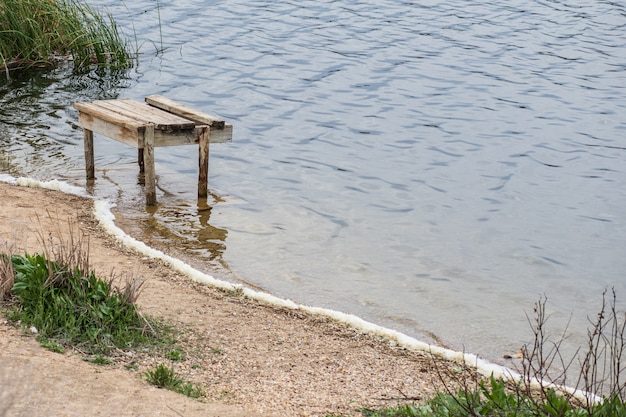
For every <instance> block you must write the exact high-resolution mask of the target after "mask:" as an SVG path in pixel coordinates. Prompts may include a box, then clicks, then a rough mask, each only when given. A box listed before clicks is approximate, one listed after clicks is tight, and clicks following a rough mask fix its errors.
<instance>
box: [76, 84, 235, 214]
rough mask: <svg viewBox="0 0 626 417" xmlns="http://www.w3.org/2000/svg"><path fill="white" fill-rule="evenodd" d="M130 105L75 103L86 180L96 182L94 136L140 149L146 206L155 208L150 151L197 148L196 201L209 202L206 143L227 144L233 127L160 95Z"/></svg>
mask: <svg viewBox="0 0 626 417" xmlns="http://www.w3.org/2000/svg"><path fill="white" fill-rule="evenodd" d="M145 101H146V102H145V103H141V102H139V101H136V100H133V99H128V98H126V99H118V100H97V101H91V102H86V103H74V107H75V108H76V109H77V110H78V123H79V124H80V126H81V127H82V128H83V136H84V142H85V170H86V172H87V179H94V178H95V172H94V170H95V167H94V148H93V134H94V132H95V133H98V134H100V135H103V136H106V137H108V138H111V139H114V140H117V141H119V142H122V143H125V144H127V145H130V146H133V147H135V148H137V149H138V163H139V169H140V172H143V173H144V176H145V189H146V205H154V204H156V182H155V173H154V148H158V147H162V146H179V145H197V146H198V164H199V174H198V197H206V196H207V186H208V176H209V143H220V142H231V141H232V133H233V126H232V125H231V124H228V123H226V122H224V121H223V120H219V119H218V118H216V117H214V116H211V115H208V114H205V113H201V112H199V111H196V110H194V109H192V108H190V107H188V106H185V105H183V104H180V103H177V102H175V101H173V100H170V99H167V98H165V97H162V96H159V95H151V96H148V97H146V99H145Z"/></svg>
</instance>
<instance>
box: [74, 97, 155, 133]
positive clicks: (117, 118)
mask: <svg viewBox="0 0 626 417" xmlns="http://www.w3.org/2000/svg"><path fill="white" fill-rule="evenodd" d="M95 103H96V102H92V103H74V108H75V109H76V110H78V112H79V113H80V114H88V115H91V116H92V117H94V118H98V119H101V120H105V121H107V122H110V123H114V124H116V125H120V126H122V127H124V128H126V129H138V128H140V127H141V126H143V125H145V124H146V123H145V122H140V121H138V120H136V119H133V118H131V117H128V116H125V115H123V114H120V113H118V112H115V111H111V110H109V109H106V108H103V107H102V106H99V105H97V104H95Z"/></svg>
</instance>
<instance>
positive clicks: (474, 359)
mask: <svg viewBox="0 0 626 417" xmlns="http://www.w3.org/2000/svg"><path fill="white" fill-rule="evenodd" d="M0 181H4V182H8V183H11V184H16V185H19V186H22V187H32V188H46V189H50V190H58V191H62V192H64V193H70V194H75V195H80V196H84V197H89V196H88V195H87V194H86V193H85V191H84V189H82V188H80V187H76V186H73V185H70V184H67V183H66V182H62V181H58V180H51V181H38V180H35V179H32V178H24V177H20V178H17V179H15V178H13V177H11V176H8V175H5V174H0ZM112 207H114V204H112V203H110V202H109V201H105V200H94V216H95V217H96V219H97V220H98V221H99V222H100V224H101V225H102V227H103V228H104V229H105V230H106V231H107V233H109V234H111V235H112V236H114V237H115V238H116V239H117V240H118V241H120V242H121V243H122V244H123V245H124V246H126V247H128V248H131V249H134V250H135V251H137V252H139V253H141V254H143V255H146V256H148V257H150V258H154V259H160V260H161V261H163V262H165V263H166V264H168V265H169V266H170V267H172V268H173V269H175V270H176V271H178V272H180V273H182V274H185V275H186V276H188V277H189V278H190V279H192V280H193V281H196V282H199V283H202V284H207V285H211V286H213V287H216V288H220V289H223V290H226V291H241V292H242V294H243V295H245V296H246V297H248V298H251V299H253V300H256V301H260V302H263V303H266V304H269V305H273V306H277V307H284V308H288V309H292V310H300V311H304V312H308V313H310V314H313V315H318V316H325V317H328V318H331V319H333V320H336V321H338V322H341V323H344V324H347V325H348V326H350V327H352V328H354V329H356V330H359V331H361V332H363V333H366V334H370V335H374V336H378V337H381V338H384V339H386V340H389V341H390V342H391V343H393V344H395V345H397V346H399V347H402V348H405V349H408V350H412V351H418V352H426V353H430V354H433V355H436V356H438V357H441V358H443V359H446V360H450V361H454V362H456V363H460V364H464V365H467V366H469V367H471V368H474V369H476V370H477V371H478V372H479V373H481V374H482V375H484V376H488V377H489V376H493V377H495V378H501V379H504V380H510V381H520V380H521V379H522V376H521V375H520V374H519V373H517V372H515V371H513V370H511V369H509V368H506V367H504V366H501V365H497V364H494V363H491V362H489V361H486V360H484V359H481V358H479V357H478V356H476V355H473V354H470V353H464V352H458V351H454V350H451V349H446V348H442V347H439V346H434V345H430V344H428V343H425V342H421V341H419V340H417V339H414V338H412V337H410V336H407V335H405V334H403V333H400V332H398V331H395V330H392V329H388V328H386V327H382V326H379V325H377V324H374V323H370V322H368V321H366V320H363V319H362V318H360V317H357V316H354V315H352V314H346V313H342V312H340V311H336V310H331V309H327V308H321V307H311V306H306V305H303V304H297V303H295V302H293V301H291V300H288V299H284V298H279V297H276V296H274V295H271V294H268V293H264V292H260V291H255V290H252V289H250V288H247V287H244V286H243V285H241V284H232V283H230V282H227V281H222V280H219V279H216V278H214V277H213V276H211V275H208V274H205V273H203V272H201V271H198V270H197V269H195V268H193V267H192V266H191V265H188V264H186V263H185V262H183V261H181V260H180V259H177V258H174V257H172V256H170V255H167V254H165V253H163V252H161V251H159V250H157V249H154V248H151V247H149V246H148V245H146V244H145V243H143V242H141V241H138V240H136V239H135V238H133V237H131V236H129V235H127V234H126V233H125V232H124V231H123V230H122V229H120V228H119V227H118V226H117V225H116V224H115V215H114V214H113V212H112V211H111V208H112ZM531 383H532V384H533V385H534V386H537V387H540V386H541V385H543V386H544V387H547V388H555V389H557V390H563V391H565V392H568V393H570V394H573V395H574V396H576V397H577V398H579V399H581V400H590V401H601V398H600V397H598V396H595V395H593V394H590V393H587V392H585V391H582V390H576V389H574V388H571V387H563V386H557V385H555V384H551V383H546V382H541V381H539V380H532V381H531Z"/></svg>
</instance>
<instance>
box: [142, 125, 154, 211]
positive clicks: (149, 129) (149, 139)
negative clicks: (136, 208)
mask: <svg viewBox="0 0 626 417" xmlns="http://www.w3.org/2000/svg"><path fill="white" fill-rule="evenodd" d="M143 164H144V170H145V178H146V185H145V187H146V206H153V205H155V204H156V181H155V178H154V125H153V124H152V123H149V124H147V125H146V126H145V130H144V133H143Z"/></svg>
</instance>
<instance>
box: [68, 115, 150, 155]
mask: <svg viewBox="0 0 626 417" xmlns="http://www.w3.org/2000/svg"><path fill="white" fill-rule="evenodd" d="M78 123H79V124H80V126H81V127H82V128H83V129H87V130H91V131H92V132H95V133H98V134H100V135H103V136H106V137H108V138H111V139H115V140H117V141H119V142H122V143H125V144H127V145H130V146H134V147H135V148H139V147H142V148H143V130H144V128H145V127H144V126H139V127H133V128H129V127H128V125H121V124H116V123H115V122H111V121H108V120H104V119H100V118H98V117H95V116H93V115H91V114H88V113H83V112H80V113H79V114H78Z"/></svg>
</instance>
